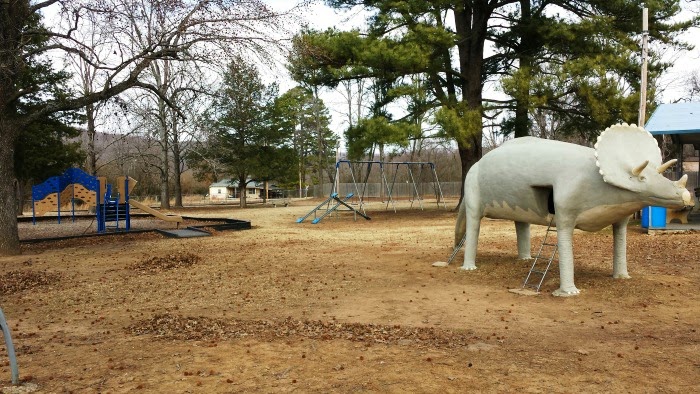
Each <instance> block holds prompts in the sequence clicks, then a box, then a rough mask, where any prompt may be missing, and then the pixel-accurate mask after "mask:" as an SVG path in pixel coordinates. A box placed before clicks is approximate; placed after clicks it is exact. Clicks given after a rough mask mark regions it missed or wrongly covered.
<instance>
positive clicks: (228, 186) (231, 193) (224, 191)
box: [209, 179, 264, 201]
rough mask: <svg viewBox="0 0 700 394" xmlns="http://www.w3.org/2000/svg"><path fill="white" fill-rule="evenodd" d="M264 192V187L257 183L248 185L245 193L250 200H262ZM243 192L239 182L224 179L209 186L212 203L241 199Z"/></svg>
mask: <svg viewBox="0 0 700 394" xmlns="http://www.w3.org/2000/svg"><path fill="white" fill-rule="evenodd" d="M263 192H264V189H263V186H262V185H259V184H257V183H255V182H250V183H248V184H247V185H246V188H245V193H246V194H247V198H248V199H254V198H260V196H261V195H262V193H263ZM240 196H241V190H240V188H239V187H238V181H237V180H231V179H222V180H220V181H219V182H214V183H212V184H211V185H209V200H210V201H225V200H227V199H232V198H240Z"/></svg>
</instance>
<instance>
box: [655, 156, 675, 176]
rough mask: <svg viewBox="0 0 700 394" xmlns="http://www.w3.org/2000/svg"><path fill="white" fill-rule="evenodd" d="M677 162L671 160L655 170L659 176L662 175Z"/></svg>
mask: <svg viewBox="0 0 700 394" xmlns="http://www.w3.org/2000/svg"><path fill="white" fill-rule="evenodd" d="M677 161H678V159H671V160H669V161H667V162H665V163H664V164H662V165H661V166H660V167H659V168H658V169H657V171H659V174H663V173H664V171H666V170H668V168H669V167H671V166H672V165H674V164H676V162H677Z"/></svg>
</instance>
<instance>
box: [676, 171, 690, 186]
mask: <svg viewBox="0 0 700 394" xmlns="http://www.w3.org/2000/svg"><path fill="white" fill-rule="evenodd" d="M686 182H688V174H683V176H682V177H681V179H679V180H677V181H675V182H673V183H675V184H676V186H678V187H683V188H685V184H686Z"/></svg>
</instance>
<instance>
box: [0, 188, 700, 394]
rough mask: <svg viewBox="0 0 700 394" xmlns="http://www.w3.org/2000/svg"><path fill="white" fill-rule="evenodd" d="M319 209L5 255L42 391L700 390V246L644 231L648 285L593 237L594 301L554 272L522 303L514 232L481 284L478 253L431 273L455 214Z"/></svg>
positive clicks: (482, 251)
mask: <svg viewBox="0 0 700 394" xmlns="http://www.w3.org/2000/svg"><path fill="white" fill-rule="evenodd" d="M316 203H318V202H314V201H306V202H295V203H294V204H293V205H291V206H289V207H277V208H272V207H256V208H253V209H247V210H240V209H234V208H232V207H227V208H224V209H216V210H212V211H207V210H203V209H198V210H197V211H196V212H192V213H190V212H186V211H184V212H183V213H186V214H188V215H201V216H207V215H208V216H219V217H220V216H222V215H223V216H226V217H230V218H235V219H244V220H250V221H251V222H252V224H253V228H252V229H251V230H245V231H222V232H218V233H215V234H214V236H212V237H206V238H192V239H170V238H163V237H161V236H160V235H157V234H152V233H148V234H141V235H133V236H131V235H129V236H110V237H101V238H89V239H83V240H76V241H60V242H52V243H41V244H31V245H25V246H24V247H23V254H22V256H19V257H5V258H0V306H1V307H2V309H3V310H4V312H5V314H6V316H7V318H8V321H9V325H10V327H11V330H12V336H13V338H12V339H13V340H14V343H15V347H16V350H17V353H18V361H19V366H20V377H21V378H22V380H23V389H24V390H25V391H31V390H36V391H37V392H47V393H49V392H50V393H53V392H59V393H60V392H80V393H83V392H85V393H92V392H106V393H122V392H163V393H233V392H292V391H296V392H324V393H325V392H381V393H385V392H431V393H435V392H448V393H449V392H475V391H478V392H518V393H540V392H548V393H550V392H579V391H581V392H606V393H610V392H663V393H665V392H670V393H690V392H699V391H700V333H698V329H699V328H700V302H698V301H700V291H699V290H700V266H699V264H698V263H699V260H700V258H699V256H700V234H698V233H690V234H674V235H655V236H649V235H646V234H643V233H642V232H641V231H640V230H639V228H638V226H630V230H629V232H628V233H629V234H628V252H627V253H628V262H629V269H630V275H631V276H632V279H629V280H614V279H612V278H611V273H612V232H611V230H610V229H606V230H603V231H601V232H599V233H584V232H577V233H576V234H575V237H574V238H575V243H574V251H575V259H576V285H577V286H578V288H579V289H581V294H580V295H579V296H577V297H572V298H558V297H552V296H551V295H550V294H551V292H552V291H553V290H555V289H556V288H557V287H558V283H559V279H558V272H556V269H555V270H554V271H553V272H550V274H549V275H548V277H547V279H546V281H545V283H544V286H543V293H542V294H541V295H538V296H521V295H516V294H512V293H510V292H508V289H509V288H516V287H519V286H520V285H521V284H522V281H523V279H524V278H525V275H526V273H527V271H528V270H529V263H528V262H523V261H519V260H518V259H517V253H516V243H515V231H514V226H513V224H512V223H510V222H504V221H495V220H484V221H483V224H482V234H481V238H480V241H479V252H478V260H477V264H478V265H479V269H478V270H476V271H471V272H465V271H462V270H459V269H458V267H459V265H460V264H461V262H460V261H459V260H461V258H462V254H461V253H460V254H459V255H458V257H457V260H458V261H456V262H454V263H453V264H452V265H450V266H449V267H447V268H436V267H433V266H431V264H432V263H433V262H435V261H440V260H442V261H444V260H446V259H447V257H448V256H449V254H450V252H451V245H452V242H453V237H454V230H453V225H454V220H455V216H456V213H455V212H454V211H453V210H452V208H453V207H454V204H455V202H452V204H448V207H447V208H448V209H442V208H440V209H437V208H436V207H435V205H426V206H425V208H426V209H425V210H423V211H421V210H417V209H413V210H408V209H405V207H404V208H401V207H400V210H399V212H398V213H394V212H393V211H388V212H387V211H384V210H383V206H382V205H379V204H374V205H370V206H369V207H368V213H369V215H370V216H371V217H372V220H371V221H366V220H363V219H361V218H358V220H357V221H353V220H352V218H351V217H350V216H348V214H347V213H346V214H344V215H341V216H340V217H338V218H326V219H324V220H323V221H322V222H321V223H319V224H316V225H313V224H311V223H309V222H308V221H307V222H305V223H302V224H297V223H295V220H296V219H297V218H298V217H300V216H302V215H303V214H304V213H306V212H307V211H308V210H309V209H310V208H311V207H312V206H313V205H314V204H316ZM42 226H56V224H53V223H45V224H42ZM544 230H545V229H544V228H542V227H533V230H532V233H533V238H534V239H533V243H532V244H533V249H536V248H537V247H538V246H539V242H540V241H541V237H542V236H543V235H544V232H545V231H544ZM533 253H536V250H534V251H533ZM9 386H10V367H9V363H8V362H7V355H6V353H5V350H4V346H2V347H1V348H0V388H3V387H4V391H7V392H10V391H11V389H9V388H8V387H9ZM15 391H18V390H15Z"/></svg>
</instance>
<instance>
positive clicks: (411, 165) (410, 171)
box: [331, 160, 445, 212]
mask: <svg viewBox="0 0 700 394" xmlns="http://www.w3.org/2000/svg"><path fill="white" fill-rule="evenodd" d="M344 165H347V168H348V169H349V173H350V178H351V180H352V188H353V189H354V190H352V192H353V194H354V196H355V197H356V198H357V200H358V201H357V203H358V204H359V206H360V209H363V207H364V204H365V203H366V202H365V200H366V198H367V197H368V196H367V194H368V180H369V177H370V174H371V172H372V169H373V168H374V167H375V166H377V167H379V174H380V189H381V191H380V192H381V193H386V194H385V197H386V207H385V209H389V204H391V206H392V207H393V209H394V212H396V201H395V199H394V196H395V194H396V186H397V182H396V181H397V179H398V175H399V173H400V172H401V171H400V170H401V169H404V170H405V176H406V178H407V179H406V183H407V184H408V185H410V187H411V198H410V202H411V207H413V204H414V202H416V201H418V205H419V206H420V209H423V201H422V200H423V196H422V195H421V193H420V190H419V188H418V183H419V182H420V180H421V179H423V171H426V170H427V171H429V175H430V177H431V182H430V183H431V185H432V187H433V191H434V193H435V200H436V203H437V205H438V207H440V203H441V202H442V206H443V208H445V199H444V196H443V194H442V187H441V186H440V181H439V180H438V176H437V172H436V171H435V164H434V163H432V162H419V161H404V162H383V161H350V160H339V161H338V162H336V163H335V175H334V178H333V188H332V190H331V195H332V194H333V193H340V190H338V185H339V180H340V174H341V170H342V168H343V167H344ZM353 165H355V166H358V167H360V174H358V175H360V176H362V178H361V182H358V177H356V176H355V172H356V171H355V170H354V169H353ZM362 167H365V168H366V169H365V170H364V174H363V173H362V170H361V168H362ZM392 170H393V171H392ZM414 171H417V172H418V174H414ZM387 173H390V178H391V183H389V181H388V180H387ZM416 179H418V180H419V181H416ZM358 184H359V185H360V186H358Z"/></svg>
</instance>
